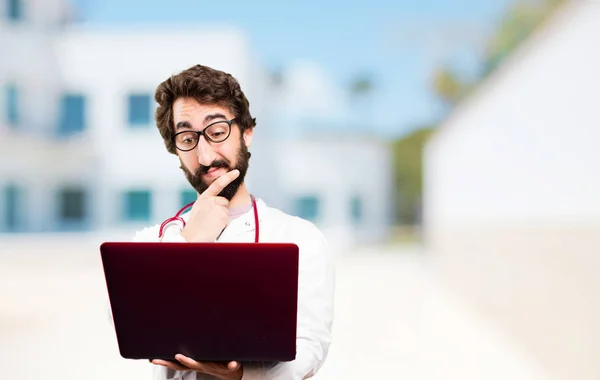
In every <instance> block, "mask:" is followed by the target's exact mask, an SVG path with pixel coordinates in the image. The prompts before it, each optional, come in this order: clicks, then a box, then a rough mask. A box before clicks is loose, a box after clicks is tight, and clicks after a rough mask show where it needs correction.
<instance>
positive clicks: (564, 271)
mask: <svg viewBox="0 0 600 380" xmlns="http://www.w3.org/2000/svg"><path fill="white" fill-rule="evenodd" d="M599 47H600V2H598V1H595V0H590V1H573V2H570V3H568V4H567V5H566V6H565V7H564V8H563V9H561V11H560V12H559V14H558V15H557V16H556V17H555V18H553V19H552V20H551V21H550V22H549V23H548V24H547V25H546V26H545V27H544V28H542V29H541V30H540V31H538V32H537V33H535V34H534V36H533V37H532V38H530V39H529V40H528V41H526V42H525V43H524V45H523V46H522V48H520V49H519V50H518V51H517V52H516V53H515V54H514V55H513V56H512V57H510V58H509V59H508V61H507V62H506V63H505V64H504V65H503V66H502V67H501V68H500V69H499V70H498V71H497V72H496V73H494V74H493V75H492V77H491V78H489V80H487V81H486V82H485V83H484V84H483V85H482V86H481V87H480V89H479V90H478V91H477V92H476V93H475V94H474V95H473V96H471V97H470V98H469V99H467V101H465V102H464V104H462V105H461V106H460V107H459V108H458V110H457V111H456V112H455V113H454V114H453V115H452V116H451V117H450V118H449V119H448V120H447V121H446V122H445V123H444V124H443V125H442V126H441V128H440V130H439V131H438V132H437V133H436V134H435V135H434V137H433V138H432V140H431V141H430V143H429V144H428V147H427V149H426V154H425V194H424V207H425V229H426V237H427V243H428V245H429V249H430V250H431V252H432V254H434V256H435V257H436V259H437V260H438V264H439V266H440V273H441V275H442V277H443V278H444V281H445V283H446V285H447V287H448V288H449V289H451V290H452V291H454V292H455V294H458V295H460V296H461V297H462V298H463V299H464V300H466V301H467V302H468V303H469V305H470V306H472V307H473V308H474V309H476V310H477V311H479V312H480V313H481V314H482V315H484V316H485V317H487V318H488V320H489V321H490V322H491V323H492V324H493V325H494V326H496V327H497V328H498V330H499V331H500V332H501V333H502V334H504V335H505V336H507V337H508V338H509V341H510V342H511V343H512V344H513V347H514V350H515V352H524V353H525V354H526V355H527V356H528V357H529V358H530V359H531V361H532V362H535V363H536V364H538V365H539V366H540V368H542V369H543V371H544V373H542V374H540V378H544V379H546V378H548V379H549V378H552V379H590V380H591V379H600V361H599V360H598V358H600V327H599V326H600V325H599V324H598V320H599V318H600V280H599V277H598V273H597V268H598V267H599V266H600V255H598V253H600V196H599V194H600V170H598V163H600V149H599V148H598V143H599V142H600V112H599V110H598V109H599V108H598V93H599V85H600V49H599Z"/></svg>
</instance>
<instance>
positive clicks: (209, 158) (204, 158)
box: [196, 136, 216, 166]
mask: <svg viewBox="0 0 600 380" xmlns="http://www.w3.org/2000/svg"><path fill="white" fill-rule="evenodd" d="M196 153H197V154H198V163H199V164H200V165H204V166H209V165H210V164H211V163H212V162H213V161H214V160H215V158H216V157H215V156H216V155H215V152H214V151H213V149H212V146H211V145H210V143H209V142H208V141H207V140H206V138H205V137H204V136H200V140H198V146H196Z"/></svg>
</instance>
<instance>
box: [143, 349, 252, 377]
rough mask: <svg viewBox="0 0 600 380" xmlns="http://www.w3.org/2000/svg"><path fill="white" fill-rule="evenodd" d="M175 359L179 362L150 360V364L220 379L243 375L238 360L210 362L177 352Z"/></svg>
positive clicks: (242, 369)
mask: <svg viewBox="0 0 600 380" xmlns="http://www.w3.org/2000/svg"><path fill="white" fill-rule="evenodd" d="M175 359H176V360H177V361H178V362H179V363H181V364H178V363H175V362H170V361H166V360H158V359H154V360H152V364H156V365H162V366H164V367H167V368H171V369H174V370H179V371H196V372H200V373H206V374H209V375H212V376H216V377H218V378H219V379H221V380H241V378H242V376H243V375H244V368H242V365H241V363H239V362H229V363H227V365H225V364H220V363H210V362H197V361H195V360H194V359H191V358H188V357H187V356H184V355H181V354H177V355H175Z"/></svg>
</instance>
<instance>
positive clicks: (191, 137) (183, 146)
mask: <svg viewBox="0 0 600 380" xmlns="http://www.w3.org/2000/svg"><path fill="white" fill-rule="evenodd" d="M234 122H235V119H231V120H220V121H216V122H214V123H212V124H209V125H208V126H207V127H206V128H204V129H203V130H201V131H181V132H178V133H176V134H175V136H173V138H172V139H171V140H172V141H173V143H175V147H176V148H177V149H179V150H180V151H182V152H189V151H190V150H192V149H194V148H196V146H198V141H200V136H204V138H205V139H206V140H208V141H210V142H213V143H220V142H223V141H225V140H227V138H228V137H229V135H230V134H231V125H232V124H233V123H234Z"/></svg>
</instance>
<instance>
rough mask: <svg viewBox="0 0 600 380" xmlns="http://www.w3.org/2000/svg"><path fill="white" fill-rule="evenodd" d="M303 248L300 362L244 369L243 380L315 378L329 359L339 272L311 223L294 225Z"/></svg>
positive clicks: (299, 288)
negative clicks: (336, 272) (336, 277)
mask: <svg viewBox="0 0 600 380" xmlns="http://www.w3.org/2000/svg"><path fill="white" fill-rule="evenodd" d="M293 224H294V226H293V227H294V228H295V229H296V231H294V232H293V234H294V235H296V236H297V239H294V240H297V241H296V242H295V243H296V244H297V245H298V247H299V251H300V259H299V278H298V327H297V336H296V359H295V360H294V361H291V362H283V363H278V364H276V365H274V366H271V367H265V366H255V367H248V368H244V376H243V377H242V380H258V379H261V380H284V379H285V380H302V379H307V378H309V377H312V376H314V375H315V374H316V373H317V371H318V370H319V369H320V368H321V366H322V365H323V363H324V361H325V359H326V358H327V353H328V351H329V345H330V344H331V332H332V325H333V301H334V288H335V286H334V284H335V271H334V260H333V255H332V254H331V252H330V251H329V249H328V245H327V241H326V240H325V237H324V236H323V234H322V233H321V232H320V231H319V230H318V229H317V228H316V227H315V226H314V225H313V224H312V223H309V222H307V221H304V220H301V219H296V222H295V223H293Z"/></svg>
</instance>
